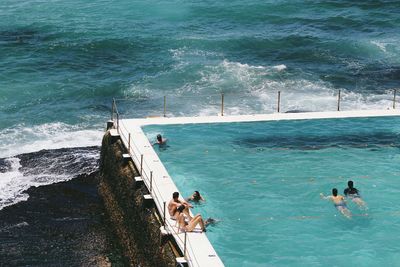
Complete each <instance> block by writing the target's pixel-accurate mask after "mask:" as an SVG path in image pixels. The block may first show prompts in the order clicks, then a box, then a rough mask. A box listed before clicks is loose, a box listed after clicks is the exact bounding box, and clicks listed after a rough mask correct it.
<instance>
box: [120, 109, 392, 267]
mask: <svg viewBox="0 0 400 267" xmlns="http://www.w3.org/2000/svg"><path fill="white" fill-rule="evenodd" d="M385 116H400V110H395V109H389V110H363V111H336V112H308V113H274V114H257V115H235V116H204V117H175V118H166V117H156V118H145V119H123V120H119V123H118V125H120V126H119V132H120V134H121V139H122V141H123V143H124V145H125V147H126V148H128V147H129V141H128V139H127V138H123V136H125V137H127V136H130V138H131V139H130V140H131V144H130V151H129V152H130V154H131V156H132V153H133V154H134V155H136V156H135V157H132V160H133V161H134V162H135V164H136V166H140V160H139V157H138V156H140V155H143V158H144V162H145V164H144V165H145V166H143V169H144V170H145V171H147V173H149V172H150V171H152V177H153V179H152V184H153V188H155V189H153V193H152V194H156V195H157V198H158V201H159V202H157V201H156V207H157V208H158V210H159V212H160V214H162V212H163V209H164V207H162V206H161V204H160V203H161V202H164V201H165V202H166V203H168V202H169V200H170V199H171V198H172V193H173V192H175V191H178V192H179V190H178V188H177V187H176V185H175V183H174V182H173V179H172V178H171V177H170V175H169V174H168V172H167V170H166V168H165V167H164V165H163V164H162V162H161V160H160V159H159V157H158V155H157V153H156V152H155V151H154V149H153V146H152V144H150V142H149V140H148V139H147V137H146V135H145V133H144V132H143V130H142V126H146V125H171V124H194V123H225V122H256V121H277V120H306V119H335V118H362V117H385ZM146 169H147V170H146ZM147 184H149V181H147ZM155 191H157V192H155ZM166 220H167V225H169V227H171V228H173V227H174V225H175V221H173V220H171V219H170V218H169V216H167V218H166ZM174 230H176V229H167V231H168V232H169V233H172V235H173V237H174V238H175V240H176V242H177V244H178V245H179V247H180V248H181V250H182V251H183V250H184V243H183V234H177V233H176V232H174ZM187 243H188V246H187V255H188V258H187V259H188V265H189V266H207V267H208V266H216V267H217V266H224V265H223V263H222V261H221V259H220V258H219V256H218V255H217V253H216V252H215V250H214V248H213V246H212V245H211V243H210V241H209V240H208V238H207V236H206V235H205V234H204V233H188V235H187Z"/></svg>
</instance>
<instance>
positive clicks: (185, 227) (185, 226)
mask: <svg viewBox="0 0 400 267" xmlns="http://www.w3.org/2000/svg"><path fill="white" fill-rule="evenodd" d="M184 209H185V206H184V205H181V206H179V207H178V208H177V209H176V210H177V212H178V215H177V220H176V221H177V222H178V229H179V231H182V232H192V231H193V230H194V228H195V227H196V226H197V225H198V224H199V225H200V227H201V231H202V232H205V231H206V224H205V223H204V220H203V218H202V217H201V215H200V214H197V215H196V216H194V217H193V218H192V219H191V220H189V221H188V222H186V220H185V215H184V214H183V210H184Z"/></svg>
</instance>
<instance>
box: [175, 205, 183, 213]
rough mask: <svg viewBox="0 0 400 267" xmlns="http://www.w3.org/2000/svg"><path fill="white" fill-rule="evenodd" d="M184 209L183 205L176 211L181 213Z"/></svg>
mask: <svg viewBox="0 0 400 267" xmlns="http://www.w3.org/2000/svg"><path fill="white" fill-rule="evenodd" d="M184 209H185V205H180V206H179V207H178V208H177V209H176V210H177V211H178V212H179V213H181V212H182V211H183V210H184Z"/></svg>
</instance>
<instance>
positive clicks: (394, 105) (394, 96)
mask: <svg viewBox="0 0 400 267" xmlns="http://www.w3.org/2000/svg"><path fill="white" fill-rule="evenodd" d="M396 91H397V90H396V89H394V91H393V109H396Z"/></svg>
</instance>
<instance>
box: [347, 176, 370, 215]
mask: <svg viewBox="0 0 400 267" xmlns="http://www.w3.org/2000/svg"><path fill="white" fill-rule="evenodd" d="M347 185H348V187H347V188H346V189H345V190H344V192H343V193H344V195H345V196H346V197H348V198H349V199H351V200H352V201H353V202H354V203H356V204H357V205H358V206H359V207H360V208H366V207H367V205H366V203H365V201H364V200H363V199H362V198H361V196H360V192H359V191H358V189H357V188H355V187H354V183H353V181H348V182H347Z"/></svg>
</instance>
